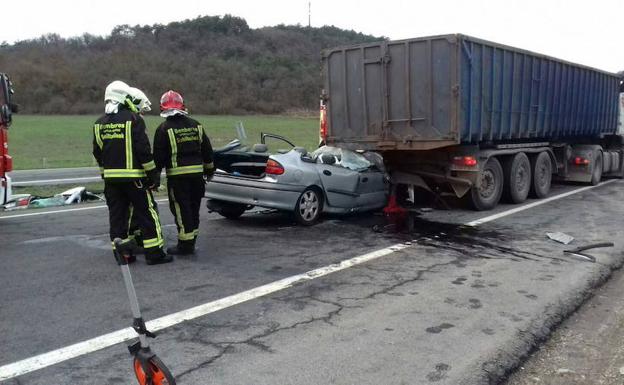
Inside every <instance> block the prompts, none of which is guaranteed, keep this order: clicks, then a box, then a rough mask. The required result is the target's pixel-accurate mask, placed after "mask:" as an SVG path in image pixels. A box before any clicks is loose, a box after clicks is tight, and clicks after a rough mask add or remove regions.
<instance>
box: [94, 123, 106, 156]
mask: <svg viewBox="0 0 624 385" xmlns="http://www.w3.org/2000/svg"><path fill="white" fill-rule="evenodd" d="M100 127H101V126H100V125H99V124H96V125H94V126H93V129H94V130H95V141H96V142H97V145H98V147H100V150H101V149H102V148H103V147H104V143H103V142H102V138H101V137H100Z"/></svg>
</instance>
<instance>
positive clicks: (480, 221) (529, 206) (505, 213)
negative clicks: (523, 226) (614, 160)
mask: <svg viewBox="0 0 624 385" xmlns="http://www.w3.org/2000/svg"><path fill="white" fill-rule="evenodd" d="M617 180H618V179H610V180H607V181H605V182H602V183H600V184H599V185H597V186H587V187H581V188H578V189H576V190H572V191H568V192H565V193H561V194H558V195H554V196H552V197H549V198H544V199H540V200H538V201H536V202H533V203H528V204H526V205H523V206H520V207H515V208H513V209H509V210H506V211H503V212H501V213H498V214H494V215H490V216H487V217H485V218H481V219H477V220H474V221H471V222H468V223H465V224H464V225H465V226H479V225H481V224H483V223H486V222H491V221H494V220H496V219H499V218H502V217H506V216H508V215H513V214H516V213H519V212H520V211H524V210H528V209H532V208H533V207H536V206H540V205H543V204H546V203H549V202H552V201H556V200H557V199H561V198H565V197H567V196H570V195H574V194H578V193H580V192H583V191H587V190H591V189H593V188H596V187H600V186H604V185H606V184H609V183H613V182H615V181H617Z"/></svg>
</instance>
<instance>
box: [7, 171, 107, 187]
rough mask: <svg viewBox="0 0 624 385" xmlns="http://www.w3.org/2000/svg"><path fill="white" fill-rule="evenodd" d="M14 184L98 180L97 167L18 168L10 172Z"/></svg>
mask: <svg viewBox="0 0 624 385" xmlns="http://www.w3.org/2000/svg"><path fill="white" fill-rule="evenodd" d="M10 176H11V179H12V180H13V185H14V186H35V185H58V184H77V185H79V184H81V183H88V182H99V181H100V180H102V179H101V177H100V171H99V169H98V168H97V167H76V168H48V169H41V170H18V171H13V172H11V173H10Z"/></svg>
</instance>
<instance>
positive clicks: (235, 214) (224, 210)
mask: <svg viewBox="0 0 624 385" xmlns="http://www.w3.org/2000/svg"><path fill="white" fill-rule="evenodd" d="M247 207H248V206H247V205H243V204H240V203H231V202H223V203H221V207H220V208H219V210H217V212H218V213H219V215H221V216H223V217H225V218H227V219H238V218H239V217H240V216H241V215H243V213H244V212H245V210H247Z"/></svg>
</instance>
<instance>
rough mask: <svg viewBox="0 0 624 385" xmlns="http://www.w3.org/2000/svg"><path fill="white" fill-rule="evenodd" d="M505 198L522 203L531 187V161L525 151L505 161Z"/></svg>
mask: <svg viewBox="0 0 624 385" xmlns="http://www.w3.org/2000/svg"><path fill="white" fill-rule="evenodd" d="M504 169H505V189H504V194H505V200H507V201H509V202H511V203H522V202H524V201H525V200H526V199H527V196H529V190H530V189H531V162H530V161H529V157H528V156H526V154H525V153H524V152H519V153H517V154H516V155H513V156H511V157H509V158H508V159H507V160H506V161H505V166H504Z"/></svg>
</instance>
